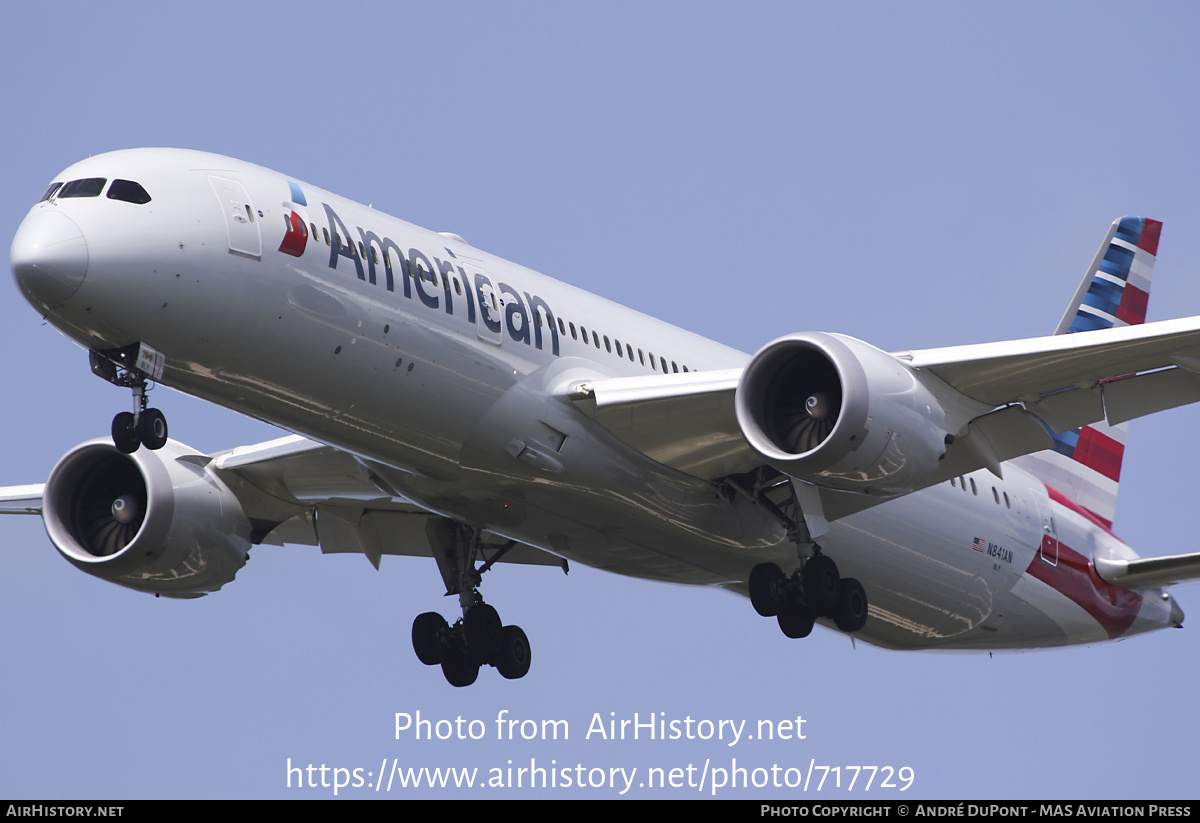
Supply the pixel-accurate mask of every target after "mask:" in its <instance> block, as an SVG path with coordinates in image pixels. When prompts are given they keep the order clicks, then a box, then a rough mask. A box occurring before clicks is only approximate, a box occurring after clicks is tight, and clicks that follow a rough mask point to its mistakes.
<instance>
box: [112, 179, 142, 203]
mask: <svg viewBox="0 0 1200 823" xmlns="http://www.w3.org/2000/svg"><path fill="white" fill-rule="evenodd" d="M108 199H109V200H124V201H125V202H126V203H137V204H139V205H140V204H142V203H149V202H150V194H149V193H148V192H147V191H146V190H145V189H143V188H142V186H141V184H140V183H135V182H133V181H132V180H114V181H112V185H111V186H109V187H108Z"/></svg>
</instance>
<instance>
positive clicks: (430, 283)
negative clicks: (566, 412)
mask: <svg viewBox="0 0 1200 823" xmlns="http://www.w3.org/2000/svg"><path fill="white" fill-rule="evenodd" d="M321 205H323V206H324V207H325V216H326V218H327V219H328V221H329V234H330V246H329V268H331V269H337V267H338V259H339V258H345V259H346V260H347V261H349V263H350V264H351V265H353V266H354V271H355V273H356V274H357V275H358V279H359V280H363V281H366V282H369V283H371V284H372V285H376V284H378V282H379V278H380V276H381V275H382V278H383V286H384V288H386V289H387V290H388V291H396V287H397V284H396V273H397V270H398V271H399V276H400V283H399V287H400V291H401V293H402V294H403V295H404V296H405V297H407V298H412V297H413V293H414V292H415V293H416V297H417V299H419V300H420V301H421V303H422V304H423V305H425V307H426V308H429V309H433V310H435V311H437V310H439V309H440V310H442V311H445V312H446V314H450V315H453V314H454V302H455V301H454V298H455V296H458V297H459V298H460V300H461V302H462V303H464V304H465V306H462V310H465V312H466V320H467V322H468V323H472V324H475V325H477V326H481V328H479V334H480V336H481V337H483V338H485V339H491V340H492V341H493V342H495V343H500V342H501V339H502V337H503V335H504V334H505V333H507V335H508V337H509V339H511V340H513V341H514V342H517V343H524V344H525V345H526V346H533V347H534V348H536V349H539V350H540V349H542V348H544V346H545V344H546V342H547V341H545V340H544V339H543V338H544V335H543V331H544V330H548V331H549V338H550V339H549V341H548V342H549V346H550V352H551V353H552V354H554V355H557V354H558V353H559V346H558V328H557V327H556V325H555V317H554V312H553V311H551V309H550V306H549V305H548V304H547V303H546V301H545V300H543V299H542V298H541V297H538V296H537V295H536V294H530V293H529V292H518V291H517V290H516V289H515V288H513V287H512V286H510V285H509V284H507V283H504V282H498V283H492V281H491V279H490V278H489V277H488V276H487V275H486V274H484V273H483V272H482V271H480V270H479V269H478V268H476V267H475V266H474V265H472V264H471V263H469V262H466V261H462V260H459V259H458V258H457V257H456V256H455V254H454V252H453V251H451V250H450V249H448V248H447V249H446V250H445V251H446V258H445V259H443V258H440V257H437V256H435V255H432V254H426V253H425V252H424V251H422V250H420V249H418V248H410V249H409V250H408V253H407V254H405V252H404V251H403V250H402V249H401V248H400V247H399V246H398V245H397V244H396V243H395V241H393V240H392V239H391V238H390V237H380V236H379V235H378V234H376V233H375V232H373V231H368V230H364V229H362V228H360V227H357V226H356V227H355V229H356V230H357V231H358V236H359V239H360V240H361V241H362V247H363V248H364V250H365V249H369V248H371V247H372V246H374V247H375V248H377V249H378V250H379V257H380V258H381V260H382V268H383V271H382V272H379V271H378V268H379V264H377V263H376V259H375V255H374V254H372V253H371V252H367V253H366V254H365V255H360V254H359V250H358V245H357V244H356V243H355V242H354V241H353V239H351V235H350V232H349V231H348V230H347V228H346V224H345V223H343V222H342V219H341V218H340V217H338V215H337V212H335V211H334V210H333V209H332V208H330V207H329V204H328V203H322V204H321ZM364 256H365V257H366V266H365V268H364V266H363V257H364ZM393 257H394V258H395V261H396V263H398V264H399V265H398V266H396V264H395V263H393ZM455 272H457V274H458V278H459V280H460V282H461V283H462V284H463V290H462V293H461V294H459V295H456V294H455V291H456V290H455V289H454V288H452V287H451V285H450V279H451V278H452V277H453V276H454V274H455ZM468 272H469V273H468ZM439 280H440V281H441V285H440V287H439V285H438V281H439ZM531 317H532V318H534V319H532V320H531Z"/></svg>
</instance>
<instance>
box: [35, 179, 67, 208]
mask: <svg viewBox="0 0 1200 823" xmlns="http://www.w3.org/2000/svg"><path fill="white" fill-rule="evenodd" d="M61 186H62V181H61V180H59V181H58V182H57V183H51V184H50V185H49V186H47V187H46V190H45V191H44V192H42V196H41V197H40V198H38V202H39V203H44V202H45V201H47V200H49V199H50V198H51V197H53V196H54V192H56V191H58V190H59V188H60V187H61Z"/></svg>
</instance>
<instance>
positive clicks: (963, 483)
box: [950, 475, 1012, 509]
mask: <svg viewBox="0 0 1200 823" xmlns="http://www.w3.org/2000/svg"><path fill="white" fill-rule="evenodd" d="M967 483H970V484H971V494H973V495H975V496H976V497H978V496H979V487H978V486H976V485H975V478H974V477H962V476H961V475H960V476H958V477H951V478H950V485H951V486H957V487H959V488H961V489H962V490H963V491H966V490H967ZM1001 496H1003V497H1004V505H1005V507H1007V508H1010V509H1011V508H1012V501H1011V500H1009V499H1008V492H1001V491H998V490H997V489H996V487H995V486H992V498H993V499H994V500H995V501H996V505H999V504H1000V498H1001Z"/></svg>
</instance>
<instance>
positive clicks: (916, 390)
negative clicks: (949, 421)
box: [735, 332, 948, 495]
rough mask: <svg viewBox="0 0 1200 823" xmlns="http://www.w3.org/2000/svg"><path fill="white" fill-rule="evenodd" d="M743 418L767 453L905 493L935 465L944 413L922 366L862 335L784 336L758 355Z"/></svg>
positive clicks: (742, 385) (745, 384)
mask: <svg viewBox="0 0 1200 823" xmlns="http://www.w3.org/2000/svg"><path fill="white" fill-rule="evenodd" d="M735 405H736V408H737V418H738V425H739V426H741V429H742V434H743V435H744V436H745V438H746V441H747V442H748V443H749V444H750V446H751V447H752V448H754V450H755V451H757V452H758V453H759V454H761V455H762V456H763V457H764V458H766V460H767V462H768V463H770V464H771V465H772V466H773V467H775V468H776V469H778V470H779V471H781V472H783V473H784V474H787V475H788V476H790V477H795V478H797V479H800V480H805V481H808V482H810V483H813V484H815V485H818V486H825V487H828V488H834V489H843V490H847V491H857V492H865V493H870V494H879V495H895V494H903V493H905V492H908V491H911V490H912V489H913V488H914V487H915V485H916V484H917V483H918V482H919V481H920V480H922V479H923V478H924V477H926V476H928V475H929V474H930V473H931V472H933V471H934V469H936V468H937V463H938V460H939V459H940V458H941V457H942V455H943V454H945V451H946V435H947V433H948V432H947V428H946V414H945V412H944V411H943V408H942V405H941V403H939V402H938V400H937V398H936V397H935V396H934V394H933V393H932V392H931V391H930V389H929V387H928V386H926V385H925V384H924V383H922V382H921V380H920V379H919V378H918V377H917V375H916V374H915V373H914V372H913V371H912V370H911V369H909V368H908V367H907V366H905V365H904V364H903V363H901V362H900V361H899V360H897V359H896V358H894V357H892V356H891V355H889V354H887V353H886V352H883V351H880V350H879V349H877V348H875V347H874V346H870V345H868V344H866V343H864V342H862V341H861V340H855V339H854V338H852V337H845V336H842V335H835V334H825V333H821V332H814V333H802V334H790V335H787V336H786V337H781V338H779V339H778V340H775V341H773V342H771V343H769V344H767V346H765V347H764V348H763V349H762V350H761V351H759V352H758V354H756V355H754V357H753V358H751V360H750V362H749V363H748V364H747V366H746V368H745V370H744V371H743V372H742V377H741V380H740V382H739V383H738V387H737V394H736V398H735Z"/></svg>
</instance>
